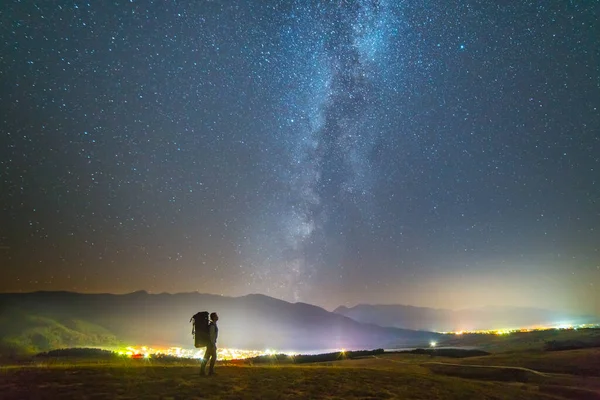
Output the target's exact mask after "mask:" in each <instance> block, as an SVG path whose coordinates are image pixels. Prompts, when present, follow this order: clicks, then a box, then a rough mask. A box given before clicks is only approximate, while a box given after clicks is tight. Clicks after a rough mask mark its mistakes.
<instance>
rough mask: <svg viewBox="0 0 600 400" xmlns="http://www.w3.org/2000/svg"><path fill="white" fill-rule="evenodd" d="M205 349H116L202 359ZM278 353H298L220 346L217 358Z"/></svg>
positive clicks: (129, 353)
mask: <svg viewBox="0 0 600 400" xmlns="http://www.w3.org/2000/svg"><path fill="white" fill-rule="evenodd" d="M204 351H205V350H204V349H193V350H188V349H183V348H181V347H170V348H168V349H155V348H152V347H148V346H128V347H126V348H125V350H116V351H115V352H116V353H117V354H119V355H121V356H126V357H130V358H151V357H152V356H169V357H177V358H190V359H197V360H202V359H203V357H204ZM277 354H285V355H289V356H294V355H296V353H293V352H283V351H277V350H273V349H266V350H264V351H260V350H240V349H229V348H219V349H218V350H217V359H218V360H223V361H228V360H242V359H246V358H253V357H260V356H274V355H277Z"/></svg>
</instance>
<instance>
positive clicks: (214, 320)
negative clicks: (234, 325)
mask: <svg viewBox="0 0 600 400" xmlns="http://www.w3.org/2000/svg"><path fill="white" fill-rule="evenodd" d="M210 320H211V321H212V322H217V321H218V320H219V316H218V315H217V313H216V312H213V313H210Z"/></svg>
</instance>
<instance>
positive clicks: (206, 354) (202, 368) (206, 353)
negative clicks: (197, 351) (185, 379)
mask: <svg viewBox="0 0 600 400" xmlns="http://www.w3.org/2000/svg"><path fill="white" fill-rule="evenodd" d="M209 349H210V346H207V347H206V350H204V356H202V364H200V375H204V374H205V373H206V363H207V362H208V357H210V352H209Z"/></svg>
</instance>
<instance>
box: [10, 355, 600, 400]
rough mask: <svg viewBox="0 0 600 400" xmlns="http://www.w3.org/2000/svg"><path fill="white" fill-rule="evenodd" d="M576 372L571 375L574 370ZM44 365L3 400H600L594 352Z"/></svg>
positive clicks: (599, 368)
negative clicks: (211, 372) (205, 373)
mask: <svg viewBox="0 0 600 400" xmlns="http://www.w3.org/2000/svg"><path fill="white" fill-rule="evenodd" d="M574 366H578V368H577V369H575V370H572V369H573V368H574ZM217 372H218V375H217V376H214V377H201V376H199V368H198V364H197V362H194V361H182V362H177V363H168V364H167V363H163V362H160V361H156V360H144V359H141V360H130V359H126V360H121V361H118V362H115V361H97V362H86V361H85V360H78V361H76V362H73V361H71V360H60V361H51V360H48V361H44V362H38V363H37V364H34V365H21V366H4V367H2V368H0V398H2V399H7V400H8V399H61V398H63V399H430V400H436V399H460V400H463V399H600V350H599V349H586V350H573V351H565V352H544V353H541V352H539V353H523V354H517V353H512V354H508V353H507V354H497V355H491V356H484V357H473V358H467V359H450V358H443V357H430V356H423V355H413V354H382V355H378V356H369V357H365V358H361V359H354V360H342V361H333V362H327V363H315V364H310V365H302V366H298V365H289V364H286V365H277V364H274V365H268V366H250V365H235V366H234V365H225V364H222V365H219V366H218V370H217Z"/></svg>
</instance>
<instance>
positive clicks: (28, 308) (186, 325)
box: [0, 291, 439, 354]
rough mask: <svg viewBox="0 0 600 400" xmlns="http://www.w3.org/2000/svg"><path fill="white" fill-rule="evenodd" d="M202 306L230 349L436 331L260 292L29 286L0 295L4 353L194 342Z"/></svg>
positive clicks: (402, 339) (365, 342)
mask: <svg viewBox="0 0 600 400" xmlns="http://www.w3.org/2000/svg"><path fill="white" fill-rule="evenodd" d="M204 310H206V311H211V312H212V311H216V312H218V314H219V316H220V320H219V346H222V347H229V348H241V349H266V348H270V349H277V350H292V351H320V350H328V349H341V348H346V349H369V348H381V347H386V348H388V347H404V346H407V347H412V346H423V345H427V344H428V343H429V341H430V340H436V339H437V338H438V337H439V335H438V334H435V333H430V332H419V331H414V330H406V329H400V328H394V327H381V326H377V325H374V324H369V323H361V322H357V321H355V320H353V319H351V318H348V317H346V316H343V315H341V314H339V313H333V312H329V311H327V310H325V309H323V308H320V307H317V306H314V305H310V304H306V303H289V302H286V301H282V300H278V299H274V298H271V297H268V296H264V295H258V294H252V295H247V296H242V297H226V296H218V295H210V294H201V293H179V294H166V293H165V294H149V293H147V292H145V291H140V292H134V293H130V294H124V295H116V294H81V293H72V292H32V293H4V294H0V349H4V350H3V352H4V353H5V354H6V353H7V352H18V351H22V352H29V353H32V352H38V351H46V350H51V349H56V348H64V347H81V346H97V347H99V346H114V345H117V344H128V345H148V346H156V347H168V346H178V347H184V348H192V347H193V338H192V335H191V329H192V325H191V323H190V318H191V316H192V315H193V314H195V313H196V312H198V311H204ZM0 353H1V352H0Z"/></svg>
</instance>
